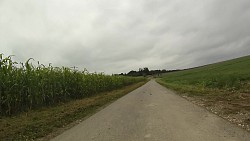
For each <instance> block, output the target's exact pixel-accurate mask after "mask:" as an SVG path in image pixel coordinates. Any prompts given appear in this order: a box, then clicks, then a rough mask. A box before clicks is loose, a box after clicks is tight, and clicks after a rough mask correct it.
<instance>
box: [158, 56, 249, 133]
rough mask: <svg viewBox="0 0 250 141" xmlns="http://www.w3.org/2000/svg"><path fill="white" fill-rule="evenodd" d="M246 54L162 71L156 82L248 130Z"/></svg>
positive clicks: (247, 57)
mask: <svg viewBox="0 0 250 141" xmlns="http://www.w3.org/2000/svg"><path fill="white" fill-rule="evenodd" d="M249 72H250V56H245V57H241V58H237V59H233V60H229V61H225V62H221V63H216V64H211V65H207V66H203V67H198V68H194V69H189V70H183V71H177V72H171V73H166V74H165V75H164V76H163V77H162V78H160V79H157V82H158V83H159V84H161V85H163V86H165V87H167V88H169V89H172V90H174V91H176V92H177V93H178V94H180V95H181V96H182V97H184V98H186V99H188V100H190V101H192V102H193V103H195V104H197V105H200V106H202V107H205V108H206V109H208V110H209V111H211V112H213V113H215V114H217V115H219V116H221V117H222V118H224V119H227V120H229V121H230V122H232V123H234V124H237V125H238V126H240V127H242V128H243V129H246V130H247V131H250V74H249Z"/></svg>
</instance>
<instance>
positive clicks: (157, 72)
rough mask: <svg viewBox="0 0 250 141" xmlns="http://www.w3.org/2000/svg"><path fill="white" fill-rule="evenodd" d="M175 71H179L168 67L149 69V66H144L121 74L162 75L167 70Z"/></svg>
mask: <svg viewBox="0 0 250 141" xmlns="http://www.w3.org/2000/svg"><path fill="white" fill-rule="evenodd" d="M173 71H177V70H166V69H162V70H160V69H159V70H149V69H148V67H144V68H139V70H138V71H134V70H131V71H129V72H128V73H121V74H119V75H125V76H148V75H157V76H159V75H161V74H162V73H167V72H173Z"/></svg>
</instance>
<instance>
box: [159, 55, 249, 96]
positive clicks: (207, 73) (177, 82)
mask: <svg viewBox="0 0 250 141" xmlns="http://www.w3.org/2000/svg"><path fill="white" fill-rule="evenodd" d="M161 81H162V82H164V83H165V85H167V87H169V88H173V89H175V90H181V91H183V92H186V91H192V92H194V93H195V92H197V94H202V93H203V92H206V90H214V89H217V90H226V91H238V92H241V93H249V92H250V56H245V57H241V58H237V59H233V60H229V61H224V62H220V63H215V64H210V65H206V66H202V67H198V68H194V69H189V70H183V71H177V72H172V73H167V74H165V75H164V76H163V78H162V79H161ZM194 93H193V94H194Z"/></svg>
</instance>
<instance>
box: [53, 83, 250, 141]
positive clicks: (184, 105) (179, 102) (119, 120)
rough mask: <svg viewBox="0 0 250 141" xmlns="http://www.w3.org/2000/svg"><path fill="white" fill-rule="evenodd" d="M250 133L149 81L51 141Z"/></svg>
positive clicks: (192, 140) (209, 139) (207, 140)
mask: <svg viewBox="0 0 250 141" xmlns="http://www.w3.org/2000/svg"><path fill="white" fill-rule="evenodd" d="M249 140H250V134H249V133H248V132H246V131H244V130H242V129H241V128H238V127H237V126H235V125H233V124H230V123H229V122H227V121H225V120H223V119H221V118H220V117H218V116H216V115H214V114H212V113H209V112H208V111H206V110H205V109H203V108H201V107H198V106H196V105H194V104H192V103H190V102H189V101H187V100H185V99H183V98H181V97H179V96H177V95H175V94H174V93H173V92H171V91H169V90H167V89H166V88H164V87H162V86H160V85H159V84H157V83H156V82H155V81H154V80H151V81H150V82H148V83H147V84H145V85H144V86H142V87H140V88H139V89H137V90H135V91H133V92H131V93H129V94H128V95H126V96H124V97H122V98H121V99H119V100H117V101H116V102H114V103H112V104H111V105H109V106H108V107H106V108H105V109H103V110H101V111H100V112H98V113H96V114H95V115H93V116H91V117H90V118H88V119H87V120H85V121H83V122H82V123H80V124H79V125H77V126H75V127H73V128H71V129H70V130H68V131H66V132H64V133H63V134H61V135H59V136H58V137H56V138H54V139H53V141H249Z"/></svg>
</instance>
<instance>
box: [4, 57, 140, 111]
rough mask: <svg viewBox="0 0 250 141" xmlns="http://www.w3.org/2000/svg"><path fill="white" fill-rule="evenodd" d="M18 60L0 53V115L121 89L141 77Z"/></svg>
mask: <svg viewBox="0 0 250 141" xmlns="http://www.w3.org/2000/svg"><path fill="white" fill-rule="evenodd" d="M32 60H33V59H32V58H31V59H29V60H27V61H26V62H25V63H17V62H15V61H13V60H12V56H8V57H5V58H4V56H3V54H0V115H1V116H3V115H5V116H6V115H13V114H17V113H20V112H24V111H28V110H30V109H37V108H41V107H46V106H53V105H56V104H58V103H60V102H67V101H70V100H74V99H81V98H85V97H88V96H92V95H95V94H98V93H100V92H105V91H110V90H114V89H118V88H121V87H123V86H127V85H130V84H133V83H136V82H139V81H143V80H144V78H135V77H125V76H111V75H105V74H102V73H89V72H87V71H86V70H84V71H78V70H76V69H75V68H73V69H72V68H68V67H53V66H52V65H51V64H49V66H47V67H46V66H45V65H42V64H40V63H39V62H38V63H37V65H36V66H34V65H32V63H30V61H32Z"/></svg>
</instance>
